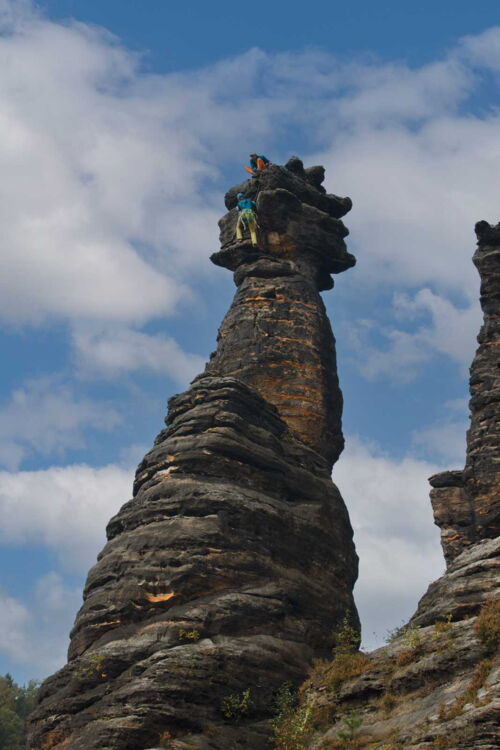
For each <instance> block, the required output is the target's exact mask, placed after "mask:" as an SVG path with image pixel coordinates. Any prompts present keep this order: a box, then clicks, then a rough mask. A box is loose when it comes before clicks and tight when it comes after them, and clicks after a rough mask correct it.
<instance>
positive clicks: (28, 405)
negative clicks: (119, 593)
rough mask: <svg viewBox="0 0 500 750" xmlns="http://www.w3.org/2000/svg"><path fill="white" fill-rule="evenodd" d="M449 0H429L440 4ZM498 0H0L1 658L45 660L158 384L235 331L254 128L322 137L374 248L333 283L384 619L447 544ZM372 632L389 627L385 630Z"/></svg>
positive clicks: (314, 154)
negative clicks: (244, 183) (231, 226)
mask: <svg viewBox="0 0 500 750" xmlns="http://www.w3.org/2000/svg"><path fill="white" fill-rule="evenodd" d="M436 6H437V7H436ZM499 15H500V13H499V11H498V6H497V3H495V2H485V1H481V0H480V1H479V2H476V3H475V4H474V5H473V6H471V4H470V3H465V2H447V1H445V2H440V3H437V4H436V3H430V2H420V3H418V5H417V4H413V3H403V2H380V3H377V4H374V3H370V2H367V1H366V2H362V1H361V0H358V1H357V2H351V3H350V4H345V3H338V2H315V3H312V4H309V5H306V4H303V3H301V4H298V3H293V2H289V3H282V2H274V3H266V4H264V3H262V2H254V3H252V5H251V6H248V8H243V7H242V6H241V4H236V3H229V2H225V1H224V2H219V3H216V4H213V3H212V4H208V3H200V2H197V1H192V2H190V3H185V4H183V5H181V4H179V3H173V2H172V3H171V2H167V1H166V0H165V1H163V2H160V1H159V0H154V1H153V0H146V1H145V0H142V2H139V0H137V1H132V0H121V1H120V2H114V1H112V0H108V1H106V2H102V1H101V2H93V1H90V0H85V1H84V0H58V1H57V2H56V1H54V2H51V1H50V0H47V1H46V2H44V3H43V4H39V5H34V4H33V3H31V2H29V1H28V0H22V1H21V0H0V91H1V92H2V97H1V99H0V165H1V170H2V182H1V185H0V223H1V227H2V253H1V256H0V257H1V260H0V263H1V269H0V270H1V278H0V346H1V350H2V353H3V358H2V364H3V367H2V371H1V374H0V378H1V385H2V391H1V394H2V395H1V397H0V528H1V531H0V544H1V551H0V560H1V563H2V565H1V570H2V577H1V579H0V673H4V672H5V671H6V670H9V671H11V672H12V674H13V675H14V676H15V677H16V678H17V679H18V680H21V681H23V680H26V679H29V678H31V677H40V678H42V677H44V676H46V675H47V674H48V673H50V672H51V671H53V670H54V669H55V668H57V667H58V666H59V665H60V664H62V662H63V660H64V653H65V649H66V644H67V634H68V632H69V629H70V627H71V624H72V621H73V619H74V616H75V613H76V610H77V608H78V606H79V602H80V601H81V589H82V585H83V581H84V577H85V574H86V572H87V570H88V568H89V567H90V566H91V565H92V564H93V562H94V561H95V556H96V554H97V552H98V551H99V549H100V548H101V547H102V545H103V541H104V527H105V524H106V522H107V520H108V519H109V517H110V516H111V515H113V514H114V513H115V512H116V511H117V510H118V508H119V507H120V505H121V504H122V503H123V502H125V501H126V500H128V499H129V497H130V490H131V482H132V477H133V472H134V469H135V465H136V463H137V462H138V460H139V459H140V458H141V457H142V454H143V453H144V452H145V451H146V450H147V449H148V447H149V446H150V444H151V442H152V440H153V438H154V436H155V435H156V434H157V432H158V431H159V430H160V429H161V427H162V420H163V417H164V414H165V409H166V400H167V398H168V397H169V396H171V395H173V393H176V392H178V391H180V390H182V389H184V388H185V387H186V386H187V384H188V383H189V380H190V379H191V378H192V377H193V376H194V375H196V374H197V373H198V372H199V371H200V370H201V369H202V368H203V365H204V361H205V360H206V358H207V356H208V354H209V353H210V351H211V350H212V349H213V348H214V346H215V336H216V331H217V327H218V325H219V324H220V322H221V319H222V317H223V315H224V313H225V311H226V309H227V307H228V306H229V304H230V302H231V298H232V295H233V290H234V286H233V283H232V279H231V274H230V273H229V272H226V271H224V270H223V269H218V268H215V267H214V266H212V265H211V264H210V261H209V259H208V258H209V255H210V254H211V253H212V252H213V251H214V250H215V249H217V244H218V242H217V235H218V230H217V220H218V218H219V217H220V216H221V215H222V214H223V212H224V206H223V194H224V192H225V190H226V189H227V188H228V187H229V186H231V185H233V184H235V183H236V182H238V181H240V179H242V178H243V176H244V173H243V172H242V164H243V162H244V161H245V159H246V155H247V154H248V153H249V152H250V151H254V150H256V151H258V152H263V153H266V154H267V155H268V156H269V157H270V158H271V159H272V160H274V161H276V162H278V163H279V162H282V161H285V160H286V159H287V158H288V157H289V156H290V155H292V154H293V153H297V154H299V155H300V156H301V157H302V158H303V159H304V161H305V162H306V164H307V165H310V164H315V163H322V164H324V165H325V166H326V169H327V180H326V186H327V188H328V189H329V190H330V191H331V192H334V193H336V194H338V195H350V196H351V198H352V199H353V202H354V207H353V210H352V212H351V213H350V214H348V216H347V217H346V219H345V221H346V224H347V226H348V227H349V228H350V230H351V234H350V236H349V238H348V243H349V249H350V250H351V252H354V254H355V255H356V256H357V258H358V265H357V266H356V267H355V268H354V269H353V270H350V271H349V272H347V273H345V274H343V275H341V276H339V277H337V278H336V285H335V289H334V290H333V292H327V293H325V295H324V299H325V303H326V305H327V308H328V312H329V314H330V317H331V320H332V325H333V328H334V332H335V335H336V337H337V344H338V359H339V371H340V378H341V385H342V389H343V392H344V398H345V411H344V431H345V434H346V439H347V446H348V447H347V449H346V451H345V453H344V455H343V457H342V458H341V460H340V461H339V463H338V465H337V466H336V467H335V468H334V480H335V481H336V482H337V483H338V485H339V487H340V489H341V491H342V493H343V495H344V498H345V501H346V503H347V505H348V507H349V510H350V513H351V517H352V521H353V525H354V527H355V532H356V543H357V546H358V552H359V554H360V557H361V568H360V579H359V583H358V585H357V587H356V591H355V594H356V597H357V601H358V605H359V608H360V612H361V615H362V620H363V628H364V642H365V644H366V646H367V647H371V646H374V645H376V644H377V643H379V642H380V641H381V640H383V637H384V635H385V632H386V630H387V629H388V628H391V627H394V626H396V625H398V624H400V622H401V621H402V620H403V619H404V618H406V617H407V616H408V615H410V614H411V613H412V611H413V610H414V608H415V605H416V602H417V600H418V598H419V596H421V595H422V593H423V592H424V590H425V588H426V586H427V583H428V582H429V581H430V580H432V579H434V578H436V577H437V576H439V575H440V574H441V572H442V570H443V567H444V563H443V558H442V555H441V551H440V547H439V534H438V532H437V530H436V528H435V527H434V526H433V523H432V514H431V509H430V503H429V499H428V486H427V481H426V480H427V477H428V476H429V475H430V474H431V473H433V472H434V471H437V470H439V469H444V468H456V467H460V466H461V465H463V459H464V448H465V429H466V426H467V414H468V411H467V398H468V394H467V376H468V367H469V364H470V360H471V358H472V355H473V352H474V349H475V336H476V334H477V331H478V328H479V324H480V314H479V306H478V302H477V297H478V291H479V284H478V278H477V274H476V272H475V270H474V268H473V266H472V263H471V260H470V258H471V255H472V253H473V251H474V245H475V238H474V233H473V225H474V223H475V221H477V220H478V219H483V218H485V219H487V220H489V221H495V222H496V221H497V220H498V219H499V218H500V216H499V214H500V209H499V206H500V185H499V182H498V173H499V167H500V130H499V125H500V118H499V114H498V106H499V95H498V76H499V73H500V26H499V24H500V18H499ZM374 633H375V634H376V635H374Z"/></svg>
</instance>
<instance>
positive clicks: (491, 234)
mask: <svg viewBox="0 0 500 750" xmlns="http://www.w3.org/2000/svg"><path fill="white" fill-rule="evenodd" d="M474 230H475V232H476V237H477V244H478V245H500V223H499V224H489V223H488V222H487V221H484V219H483V221H478V222H477V224H476V226H475V227H474Z"/></svg>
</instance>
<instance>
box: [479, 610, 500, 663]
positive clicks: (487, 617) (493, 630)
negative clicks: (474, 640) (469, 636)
mask: <svg viewBox="0 0 500 750" xmlns="http://www.w3.org/2000/svg"><path fill="white" fill-rule="evenodd" d="M474 632H475V634H476V635H477V637H478V638H479V640H480V641H482V642H483V643H484V645H485V646H486V649H487V651H488V653H490V654H491V653H493V652H494V651H496V649H497V648H498V644H499V642H500V599H488V600H487V601H486V602H485V603H484V604H483V606H482V607H481V609H480V610H479V614H478V616H477V619H476V622H475V623H474Z"/></svg>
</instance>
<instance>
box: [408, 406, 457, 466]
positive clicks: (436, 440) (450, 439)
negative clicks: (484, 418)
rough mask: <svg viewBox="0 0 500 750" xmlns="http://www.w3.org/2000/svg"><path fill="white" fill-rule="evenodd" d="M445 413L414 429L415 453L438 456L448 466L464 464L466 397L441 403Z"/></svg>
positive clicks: (413, 442)
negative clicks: (422, 427)
mask: <svg viewBox="0 0 500 750" xmlns="http://www.w3.org/2000/svg"><path fill="white" fill-rule="evenodd" d="M443 406H444V409H445V414H444V416H442V417H441V418H440V419H439V420H437V421H436V422H435V423H434V424H431V425H430V426H429V427H426V428H424V429H421V430H415V432H414V433H413V436H412V444H413V447H414V449H415V451H416V453H417V454H422V455H423V456H424V457H426V456H433V457H436V456H437V457H439V458H440V459H441V460H442V461H445V462H446V463H447V464H448V468H450V469H451V468H457V469H458V468H460V469H461V468H462V467H463V465H464V464H465V449H466V432H467V429H468V428H469V419H468V416H469V409H468V404H467V400H466V399H461V398H459V399H452V400H450V401H447V402H445V403H444V404H443Z"/></svg>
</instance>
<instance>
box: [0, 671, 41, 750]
mask: <svg viewBox="0 0 500 750" xmlns="http://www.w3.org/2000/svg"><path fill="white" fill-rule="evenodd" d="M37 692H38V683H37V682H35V681H34V680H31V681H30V682H29V683H28V685H25V686H23V687H20V686H19V685H17V684H16V683H15V682H14V680H13V679H12V677H11V676H10V675H9V674H6V675H5V677H0V748H2V750H24V748H25V746H26V717H27V716H28V714H30V713H31V711H32V710H33V707H34V705H35V701H36V694H37Z"/></svg>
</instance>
